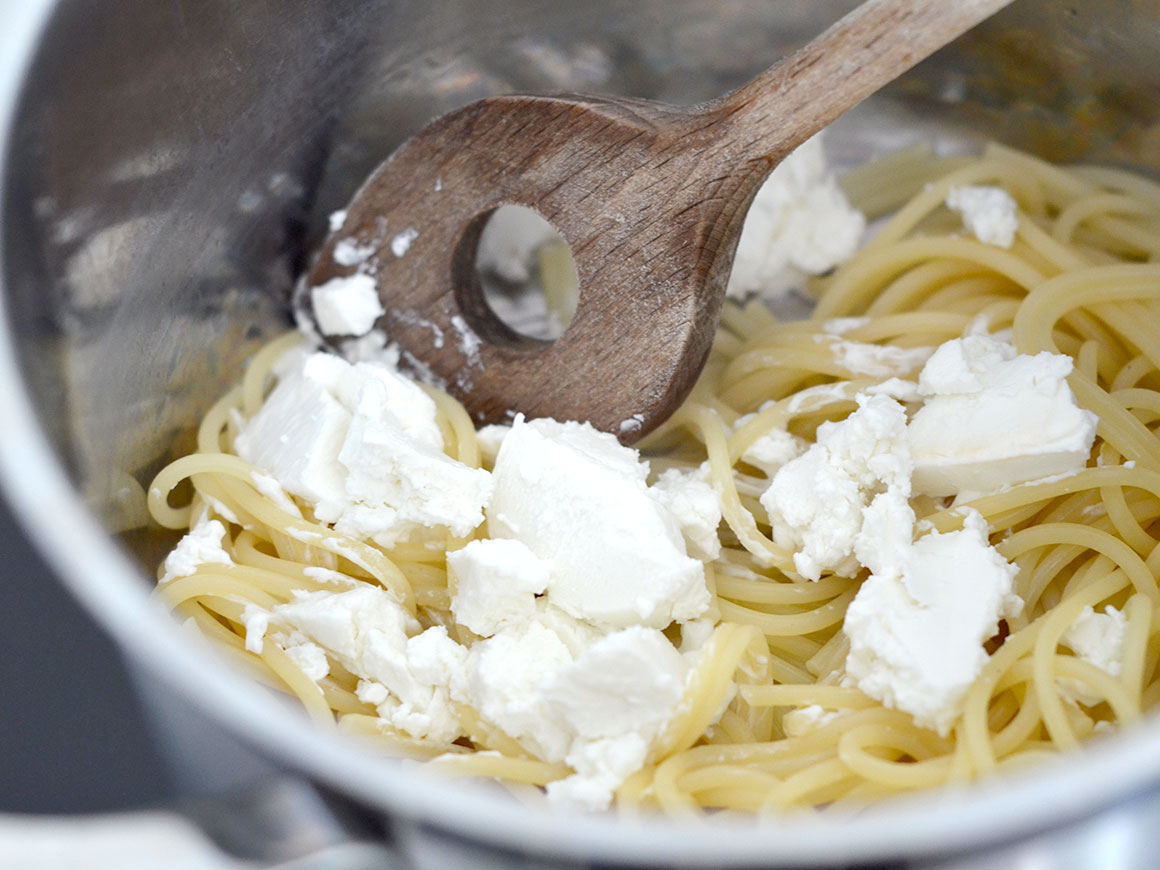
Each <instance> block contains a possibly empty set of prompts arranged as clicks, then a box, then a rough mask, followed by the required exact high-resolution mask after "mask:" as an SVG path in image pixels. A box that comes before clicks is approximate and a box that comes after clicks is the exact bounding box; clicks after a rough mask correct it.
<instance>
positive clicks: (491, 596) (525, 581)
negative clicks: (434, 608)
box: [447, 538, 551, 637]
mask: <svg viewBox="0 0 1160 870" xmlns="http://www.w3.org/2000/svg"><path fill="white" fill-rule="evenodd" d="M550 567H551V566H550V565H549V563H547V562H545V561H544V560H543V559H541V558H539V557H538V556H537V555H536V554H535V553H533V552H532V551H531V550H529V549H528V548H527V546H525V545H524V544H523V543H521V542H520V541H517V540H514V539H510V538H508V539H489V540H482V541H471V542H470V543H468V544H467V546H465V547H464V548H463V549H462V550H456V551H455V552H453V553H448V554H447V569H448V571H449V572H450V573H451V575H452V576H453V577H454V578H455V586H454V588H455V594H454V595H453V596H452V598H451V613H452V615H454V617H455V621H456V622H457V623H459V624H460V625H463V626H466V627H467V628H468V629H470V630H471V631H473V632H475V633H476V634H478V635H480V636H481V637H489V636H490V635H493V634H495V633H496V632H497V631H499V630H500V629H501V628H503V627H505V626H509V625H515V624H519V623H525V622H528V621H529V620H531V619H532V618H533V616H534V615H535V613H536V596H537V595H540V594H542V593H543V591H544V590H545V589H546V588H547V586H548V573H549V569H550Z"/></svg>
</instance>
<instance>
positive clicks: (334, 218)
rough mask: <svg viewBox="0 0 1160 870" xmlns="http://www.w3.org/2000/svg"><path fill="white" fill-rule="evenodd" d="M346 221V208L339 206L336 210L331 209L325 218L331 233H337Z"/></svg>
mask: <svg viewBox="0 0 1160 870" xmlns="http://www.w3.org/2000/svg"><path fill="white" fill-rule="evenodd" d="M345 223H346V209H344V208H340V209H339V210H338V211H332V212H331V213H330V217H329V219H328V220H327V224H328V225H329V227H330V231H331V232H332V233H337V232H338V231H339V230H341V229H342V225H343V224H345Z"/></svg>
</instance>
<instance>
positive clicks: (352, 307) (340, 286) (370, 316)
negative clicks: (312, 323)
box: [310, 274, 386, 336]
mask: <svg viewBox="0 0 1160 870" xmlns="http://www.w3.org/2000/svg"><path fill="white" fill-rule="evenodd" d="M310 301H311V304H312V305H313V306H314V318H315V320H317V321H318V328H319V329H321V330H322V333H323V335H354V336H360V335H366V334H367V333H368V332H370V331H371V328H372V327H373V326H374V325H375V321H376V320H378V319H379V318H380V317H382V316H383V314H385V313H386V311H385V309H384V308H383V304H382V302H380V301H379V291H378V289H377V286H376V285H375V279H374V278H372V277H371V276H370V275H361V274H359V275H350V276H347V277H345V278H342V277H340V278H331V279H330V280H329V281H327V282H326V283H325V284H320V285H319V286H317V287H313V288H311V290H310Z"/></svg>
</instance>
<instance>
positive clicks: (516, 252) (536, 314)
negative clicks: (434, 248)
mask: <svg viewBox="0 0 1160 870" xmlns="http://www.w3.org/2000/svg"><path fill="white" fill-rule="evenodd" d="M475 270H476V275H477V276H478V279H479V282H480V286H481V287H482V289H483V297H484V299H485V300H486V302H487V305H488V307H489V308H490V309H491V310H492V313H494V314H495V316H496V317H497V318H499V320H501V321H502V322H503V323H504V325H506V326H507V327H508V328H509V329H511V330H513V331H515V332H517V333H519V334H520V335H523V336H526V337H528V338H533V339H538V340H540V341H549V342H550V341H554V340H556V339H557V338H559V337H560V336H561V335H563V334H564V330H566V329H567V328H568V324H569V323H571V322H572V317H573V315H574V314H575V313H576V300H577V295H578V280H577V277H576V264H575V262H574V261H573V259H572V252H571V251H570V250H569V249H568V245H567V244H566V243H565V242H564V240H563V239H562V238H561V237H560V234H559V233H558V232H556V230H555V229H554V228H553V227H552V225H551V224H550V223H548V222H547V221H546V220H544V218H543V217H541V216H540V215H539V214H537V213H536V212H534V211H532V210H531V209H529V208H524V207H523V206H519V205H501V206H500V207H499V208H497V209H496V210H495V211H494V212H492V213H491V215H490V216H488V218H487V220H486V223H485V225H484V227H483V231H482V232H481V233H480V237H479V244H478V246H477V248H476V252H475Z"/></svg>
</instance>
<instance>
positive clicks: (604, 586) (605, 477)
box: [487, 417, 709, 628]
mask: <svg viewBox="0 0 1160 870" xmlns="http://www.w3.org/2000/svg"><path fill="white" fill-rule="evenodd" d="M647 476H648V465H647V464H646V463H643V462H641V461H640V459H639V456H638V454H637V452H636V451H635V450H632V449H630V448H627V447H624V446H622V445H621V444H620V443H619V442H618V441H617V440H616V438H615V437H613V436H612V435H608V434H607V433H603V432H598V431H597V430H596V429H594V428H593V427H592V426H590V425H588V424H581V423H559V422H557V421H555V420H548V419H543V420H532V421H525V420H524V419H523V418H522V417H517V419H516V421H515V423H514V424H513V426H512V429H511V431H510V432H509V433H508V434H507V435H506V436H505V437H504V439H503V443H502V445H501V446H500V449H499V454H498V455H497V457H496V461H495V470H494V472H493V479H494V491H493V493H492V498H491V503H490V505H489V507H488V509H487V521H488V530H489V532H490V535H491V537H493V538H514V539H515V540H518V541H520V542H522V543H523V544H525V545H526V546H527V547H528V548H529V549H530V550H531V551H532V552H533V553H535V555H536V556H538V557H539V558H541V559H543V560H545V561H547V562H549V563H550V564H551V571H550V574H549V579H548V586H547V594H548V597H549V600H550V601H551V602H552V603H553V604H554V605H555V606H557V607H560V608H562V609H563V610H565V611H566V612H568V613H569V614H571V615H572V616H575V617H577V618H579V619H587V620H590V621H592V622H595V623H598V624H603V625H606V626H609V627H613V628H626V627H628V626H631V625H638V624H639V625H645V626H649V627H652V628H664V627H665V626H667V625H668V624H669V623H671V622H673V621H674V620H685V619H695V618H696V617H698V616H700V615H701V614H702V613H704V612H705V610H706V609H707V608H708V606H709V593H708V590H707V589H706V587H705V572H704V568H703V566H702V564H701V563H700V562H699V561H698V560H696V559H693V558H690V557H689V556H688V554H687V552H686V550H685V541H684V538H683V537H682V535H681V525H680V522H679V521H678V520H677V519H676V518H675V517H674V516H673V515H672V513H671V512H670V511H669V510H667V509H666V508H665V507H664V506H663V505H662V504H661V502H660V501H659V500H658V499H657V498H655V497H654V496H653V495H652V494H651V493H650V491H649V487H648V486H647V484H646V483H645V479H646V477H647Z"/></svg>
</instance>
